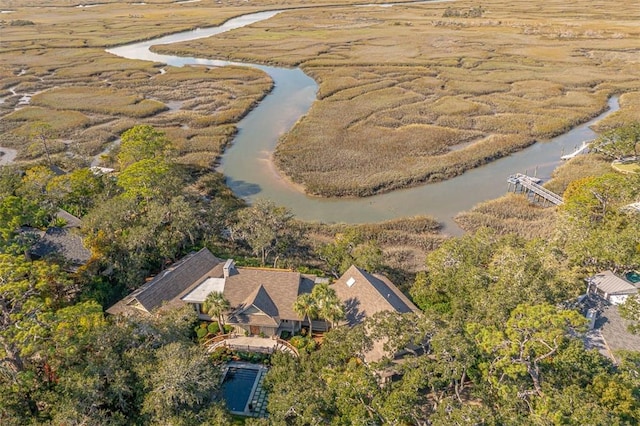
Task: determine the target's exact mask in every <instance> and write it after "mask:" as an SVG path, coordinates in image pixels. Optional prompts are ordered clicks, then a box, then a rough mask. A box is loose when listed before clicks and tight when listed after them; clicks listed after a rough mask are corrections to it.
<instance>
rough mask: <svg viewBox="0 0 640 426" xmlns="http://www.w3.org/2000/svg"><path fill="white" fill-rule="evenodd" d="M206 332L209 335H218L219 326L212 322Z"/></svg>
mask: <svg viewBox="0 0 640 426" xmlns="http://www.w3.org/2000/svg"><path fill="white" fill-rule="evenodd" d="M207 330H208V331H209V333H211V334H218V332H219V331H220V326H219V325H218V323H217V322H212V323H211V324H209V325H208V326H207Z"/></svg>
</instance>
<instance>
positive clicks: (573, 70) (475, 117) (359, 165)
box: [159, 0, 640, 195]
mask: <svg viewBox="0 0 640 426" xmlns="http://www.w3.org/2000/svg"><path fill="white" fill-rule="evenodd" d="M470 6H473V4H472V3H471V2H457V4H456V7H461V8H465V7H470ZM482 6H483V8H484V9H485V10H486V13H485V14H484V16H483V17H481V18H459V17H456V18H443V17H442V13H443V11H444V9H445V8H446V7H447V5H446V4H437V3H435V4H422V5H407V6H395V7H393V8H385V9H381V8H361V9H357V10H355V9H339V8H338V9H317V10H305V11H291V12H288V13H286V14H281V15H278V16H277V17H275V18H273V19H271V20H269V21H268V22H261V23H258V24H255V25H253V26H252V27H250V28H244V29H241V30H239V31H236V32H233V33H229V34H224V35H221V36H219V37H216V39H215V40H199V41H197V42H193V43H183V44H181V45H179V46H176V45H172V46H161V47H159V50H163V51H180V52H183V53H189V54H195V55H207V56H212V57H225V58H230V59H234V60H248V61H257V62H266V63H273V64H281V65H289V66H293V65H298V64H299V65H300V66H302V67H303V69H304V70H305V71H306V72H307V73H308V74H309V75H311V76H312V77H313V78H315V79H316V81H318V83H319V95H318V98H319V99H320V100H319V101H318V102H316V103H315V104H314V106H313V107H312V110H311V111H310V112H309V113H308V114H307V116H306V117H305V118H304V119H303V120H301V121H300V122H299V123H298V124H297V126H296V128H294V129H293V131H292V132H290V133H289V134H287V135H286V136H285V137H284V138H283V139H282V141H281V143H280V145H279V147H278V149H277V151H276V155H275V158H276V161H277V164H278V166H279V167H280V168H281V169H283V170H284V172H285V173H286V174H288V175H289V176H290V177H291V178H292V179H293V180H294V181H295V182H298V183H301V184H303V185H304V186H305V187H306V189H307V191H308V192H311V193H314V194H320V195H369V194H373V193H377V192H383V191H388V190H391V189H394V188H398V187H403V186H407V185H415V184H418V183H420V182H425V181H432V180H439V179H444V178H447V177H450V176H454V175H456V174H458V173H461V172H462V171H464V170H466V169H468V168H470V167H475V166H477V165H480V164H484V163H486V162H487V161H490V160H492V159H495V158H498V157H500V156H502V155H505V154H507V153H509V152H513V151H514V150H518V149H520V148H522V147H523V146H526V145H527V144H530V143H531V142H533V141H534V140H536V139H547V138H550V137H553V136H555V135H558V134H560V133H563V132H566V131H567V130H568V129H570V128H571V127H573V126H575V125H577V124H579V123H582V122H584V121H586V120H588V119H589V118H591V117H593V116H595V115H597V114H598V113H599V112H600V111H602V110H603V109H604V108H605V106H606V100H607V98H608V97H609V96H611V95H612V94H613V93H616V92H618V93H619V92H624V91H633V90H637V89H638V87H639V84H638V80H639V77H640V70H639V69H640V68H639V67H638V66H637V65H638V57H637V46H638V45H639V43H640V40H638V38H639V37H640V30H638V27H637V25H636V23H637V20H638V19H639V18H640V7H638V5H634V6H631V5H629V4H628V2H624V1H622V0H617V1H614V2H613V3H610V2H607V3H604V2H596V3H594V2H592V1H586V0H580V1H577V2H571V3H570V4H567V3H566V2H562V1H560V0H551V1H549V2H545V6H544V8H541V7H538V5H537V4H536V3H535V2H534V3H531V2H525V1H515V2H513V1H509V2H506V1H504V0H490V1H489V2H488V3H487V2H483V5H482ZM634 55H635V56H634ZM634 109H637V108H635V107H633V106H631V105H630V104H629V105H628V106H625V105H623V110H622V112H621V113H619V115H629V114H631V115H634V114H635V113H633V112H630V111H634ZM433 126H437V128H439V129H444V128H446V129H447V133H446V134H447V136H446V137H440V136H441V135H443V134H444V133H443V131H444V130H442V131H440V133H438V134H437V135H435V136H433V133H432V129H434V127H433ZM439 135H440V136H439ZM469 138H476V139H478V140H482V141H484V143H476V144H472V145H471V146H469V147H466V148H465V149H463V150H462V152H459V151H455V150H456V146H457V145H459V144H464V143H465V142H467V141H469ZM487 141H490V142H492V143H488V142H487ZM498 141H499V143H495V142H498Z"/></svg>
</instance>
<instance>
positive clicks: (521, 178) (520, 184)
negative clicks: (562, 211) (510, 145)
mask: <svg viewBox="0 0 640 426" xmlns="http://www.w3.org/2000/svg"><path fill="white" fill-rule="evenodd" d="M507 183H508V184H509V186H508V189H509V191H511V190H512V189H513V192H521V193H526V194H527V195H529V196H530V197H532V198H533V199H534V201H542V204H543V205H545V206H546V204H547V203H550V204H553V205H556V206H559V205H562V204H564V201H563V200H562V197H561V196H559V195H558V194H556V193H554V192H552V191H549V190H548V189H547V188H545V187H543V186H541V185H540V184H539V183H540V179H538V178H535V177H531V176H527V175H524V174H522V173H516V174H515V175H511V176H509V179H507Z"/></svg>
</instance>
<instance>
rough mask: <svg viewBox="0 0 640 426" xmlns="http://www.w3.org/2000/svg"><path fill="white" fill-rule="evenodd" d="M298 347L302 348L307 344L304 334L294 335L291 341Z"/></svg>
mask: <svg viewBox="0 0 640 426" xmlns="http://www.w3.org/2000/svg"><path fill="white" fill-rule="evenodd" d="M289 343H291V344H292V345H293V346H294V347H295V348H296V349H302V348H304V347H305V346H306V344H307V342H306V339H305V338H304V337H303V336H293V337H292V338H291V340H290V341H289Z"/></svg>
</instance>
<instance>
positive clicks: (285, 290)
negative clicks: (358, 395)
mask: <svg viewBox="0 0 640 426" xmlns="http://www.w3.org/2000/svg"><path fill="white" fill-rule="evenodd" d="M322 281H324V279H322V278H318V277H316V276H314V275H305V274H301V273H299V272H294V271H291V270H284V269H269V268H248V267H239V266H236V265H235V263H234V261H233V260H232V259H228V260H226V261H225V260H221V259H218V258H217V257H215V256H214V255H213V254H211V252H210V251H209V250H207V249H206V248H204V249H202V250H200V251H198V252H197V253H191V254H189V255H188V256H186V257H184V258H183V259H181V260H179V261H178V262H176V263H174V264H173V265H171V266H170V267H169V268H167V269H166V270H165V271H163V272H162V273H160V274H159V275H158V276H156V277H155V278H153V279H152V280H150V281H149V282H147V283H145V284H144V285H143V286H142V287H140V288H138V289H137V290H135V291H134V292H133V293H131V294H130V295H128V296H127V297H125V298H124V299H122V300H120V301H119V302H118V303H116V304H115V305H113V306H112V307H110V308H109V309H107V312H108V313H110V314H119V313H127V312H131V311H142V312H146V313H150V312H152V311H154V310H163V309H172V308H175V307H179V306H184V305H185V304H189V305H192V306H193V307H194V309H195V310H196V311H197V312H198V314H199V316H200V318H201V319H204V320H211V318H210V317H209V316H208V315H206V314H205V313H204V312H202V305H203V303H204V301H205V299H206V297H207V295H208V294H209V293H211V292H218V293H222V294H223V295H224V297H225V299H227V301H229V304H230V310H229V311H228V312H227V313H226V315H225V322H226V323H227V324H230V325H233V326H234V327H235V328H236V331H237V332H241V331H244V332H246V333H248V334H251V335H262V334H264V335H266V336H274V335H276V336H277V335H280V333H281V332H282V331H285V330H286V331H289V332H291V333H294V332H296V331H298V330H300V328H301V327H302V326H303V325H305V324H307V325H308V322H307V321H306V319H304V318H301V317H300V316H299V315H298V314H297V313H296V312H295V311H294V310H293V305H294V302H295V300H296V299H297V297H298V296H299V295H301V294H304V293H310V292H311V290H312V289H313V286H314V285H315V284H316V283H318V282H322ZM332 288H334V290H335V292H336V295H337V296H338V298H339V299H340V300H341V301H342V302H343V303H344V305H345V308H346V322H347V323H348V324H350V325H354V324H357V323H359V322H361V321H362V320H364V319H365V318H366V317H369V316H372V315H373V314H375V313H376V312H380V311H396V312H400V313H407V312H415V311H417V308H416V307H415V306H414V305H413V303H411V301H410V300H409V299H408V298H407V297H406V296H405V295H404V294H402V292H401V291H400V290H398V288H397V287H396V286H395V285H393V283H391V281H389V280H388V279H387V278H386V277H384V276H382V275H374V274H369V273H367V272H365V271H363V270H362V269H359V268H356V267H355V266H352V267H351V268H349V270H347V272H345V273H344V274H343V276H342V277H340V279H338V280H337V281H336V282H335V283H334V284H332ZM323 326H326V323H325V322H324V321H317V322H316V321H314V323H313V328H314V329H315V330H319V329H322V328H323Z"/></svg>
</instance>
